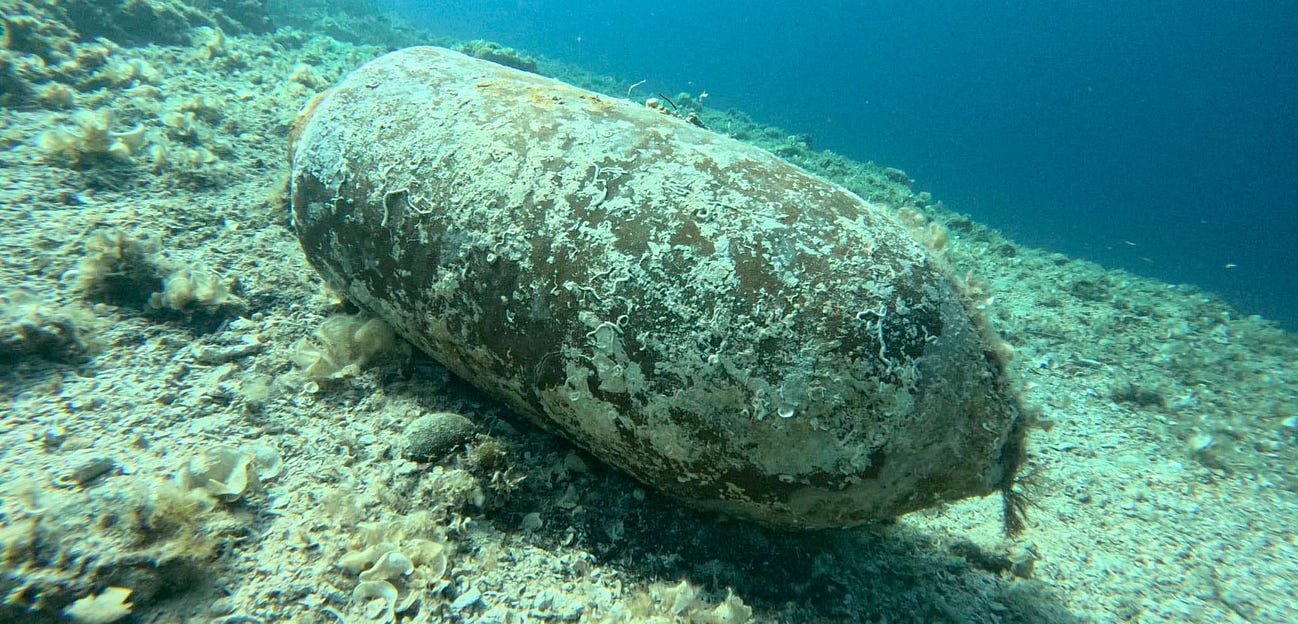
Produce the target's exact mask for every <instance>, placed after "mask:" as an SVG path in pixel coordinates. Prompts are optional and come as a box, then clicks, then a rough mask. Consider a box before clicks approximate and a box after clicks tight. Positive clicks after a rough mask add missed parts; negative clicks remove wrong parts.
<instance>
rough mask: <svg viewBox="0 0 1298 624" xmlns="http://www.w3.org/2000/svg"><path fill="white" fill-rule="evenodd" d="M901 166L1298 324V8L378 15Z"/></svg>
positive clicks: (470, 7)
mask: <svg viewBox="0 0 1298 624" xmlns="http://www.w3.org/2000/svg"><path fill="white" fill-rule="evenodd" d="M386 1H387V2H388V3H389V6H391V7H392V8H394V9H395V11H396V12H398V13H400V14H401V15H403V16H405V17H408V18H411V19H413V20H414V21H415V22H416V23H417V24H418V25H419V26H422V27H425V28H427V29H429V30H431V31H432V32H433V33H435V34H439V35H447V36H453V37H457V38H462V39H475V38H485V39H490V40H494V41H498V42H500V43H503V44H505V45H509V46H514V47H517V48H520V49H524V50H526V51H529V52H533V53H537V54H542V55H545V56H549V57H552V58H556V59H559V60H563V61H568V62H571V63H574V64H577V65H580V66H582V67H584V68H586V69H589V70H591V71H594V72H598V73H603V74H609V75H613V76H617V77H619V78H622V79H625V80H627V81H630V82H634V81H638V80H642V79H647V80H648V82H647V83H646V84H645V85H644V86H643V87H642V89H643V90H642V91H640V93H642V94H651V93H653V92H663V93H667V94H675V93H677V92H680V91H687V92H690V93H695V94H697V93H698V92H700V91H706V92H708V94H709V96H710V97H709V99H708V103H709V104H710V105H712V106H715V107H718V108H722V109H726V108H732V107H733V108H738V109H742V110H744V111H745V112H747V113H749V114H750V115H751V116H752V117H753V118H754V119H756V120H758V121H761V122H766V123H771V124H774V125H778V126H781V127H784V128H786V129H788V130H789V131H790V132H791V133H797V134H808V135H811V136H812V137H814V146H815V147H816V148H818V149H829V150H833V151H835V152H838V153H841V154H845V155H848V156H851V157H853V158H856V159H858V160H874V161H875V162H878V163H880V164H885V165H889V166H894V167H898V168H901V169H904V170H906V171H907V172H908V173H909V174H910V175H911V177H913V178H914V179H915V180H916V181H917V185H916V186H917V188H918V189H921V190H928V191H931V192H932V193H933V195H934V197H936V198H938V199H941V200H943V201H944V202H945V203H946V204H947V205H948V206H950V207H951V208H953V209H955V210H957V211H959V212H966V213H969V214H971V215H973V216H974V217H975V218H976V219H978V220H980V221H983V222H985V223H988V224H990V225H992V226H994V227H997V228H999V229H1001V230H1003V231H1004V232H1006V233H1007V234H1009V235H1010V236H1012V237H1014V238H1015V239H1017V240H1018V241H1019V242H1021V243H1025V244H1028V245H1033V246H1039V247H1044V248H1047V249H1051V250H1055V251H1059V252H1063V253H1066V254H1069V255H1071V256H1075V257H1080V258H1086V259H1090V260H1095V261H1098V262H1100V263H1102V264H1104V265H1106V266H1110V267H1122V268H1125V269H1127V270H1130V271H1133V272H1136V273H1140V274H1143V275H1149V276H1153V277H1158V278H1161V279H1164V280H1167V281H1170V282H1174V283H1192V284H1196V285H1198V286H1201V287H1203V288H1205V289H1208V290H1212V291H1215V292H1218V293H1220V294H1222V295H1224V296H1225V297H1226V298H1227V299H1229V300H1230V301H1231V302H1232V303H1234V304H1235V305H1236V306H1237V307H1238V308H1239V309H1240V310H1241V311H1242V312H1244V313H1249V314H1261V315H1263V316H1265V317H1267V318H1271V319H1274V320H1277V321H1279V322H1281V323H1282V324H1284V325H1285V326H1287V327H1288V328H1290V329H1298V250H1296V249H1295V247H1296V246H1298V5H1295V4H1294V3H1290V2H1275V1H1270V2H1261V1H1256V0H1239V1H1233V2H1194V1H1192V0H1176V1H1173V0H1142V1H1141V2H1130V1H1125V0H1124V1H1113V0H1094V1H1090V2H1073V1H1054V2H1050V1H1035V2H1026V1H1025V2H1006V1H997V0H983V1H967V2H941V1H938V2H911V1H902V0H888V1H879V2H864V1H858V2H846V1H841V0H810V1H804V2H789V1H788V0H748V1H743V2H740V1H737V0H717V1H710V2H700V1H698V0H693V1H689V0H658V1H655V2H627V1H625V0H604V1H602V2H581V1H577V0H565V1H554V0H551V1H543V0H521V1H520V0H514V1H504V0H386Z"/></svg>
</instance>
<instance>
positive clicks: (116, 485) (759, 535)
mask: <svg viewBox="0 0 1298 624" xmlns="http://www.w3.org/2000/svg"><path fill="white" fill-rule="evenodd" d="M16 7H17V9H15V12H14V13H11V12H10V10H9V9H6V15H7V16H10V17H12V16H13V15H16V13H17V12H20V11H27V12H30V13H31V14H33V15H37V16H43V15H44V14H42V13H40V12H39V11H37V10H36V9H34V8H33V7H32V5H28V4H25V3H19V4H17V5H16ZM37 8H39V7H37ZM10 17H7V18H6V19H7V20H10ZM41 19H49V18H48V17H41ZM10 21H12V20H10ZM37 22H38V23H37V24H35V25H30V24H27V25H24V24H19V25H18V26H10V28H18V29H20V30H19V31H15V32H20V33H28V35H29V37H28V38H27V39H24V40H21V41H18V43H22V41H26V42H27V44H26V45H18V44H17V43H15V40H14V39H13V38H12V37H10V38H8V39H7V41H8V42H9V44H10V48H9V49H7V50H4V57H3V62H2V63H0V85H2V86H3V87H4V90H5V91H4V94H5V95H4V97H5V98H6V99H5V100H4V102H5V103H6V107H5V108H3V109H2V110H0V146H2V147H3V151H0V175H2V176H3V181H4V184H3V187H2V188H0V198H2V201H0V224H3V230H2V231H0V305H2V306H3V307H0V389H2V390H3V394H4V396H5V397H6V399H7V400H8V405H7V406H6V409H5V411H4V412H3V416H2V418H3V427H0V440H2V444H0V555H2V556H3V559H2V560H0V564H2V565H0V595H3V596H4V600H3V604H0V621H4V622H57V621H81V622H109V621H121V622H221V623H225V624H246V623H254V622H287V621H294V622H307V623H312V622H319V623H331V622H340V621H341V622H367V621H385V620H393V619H395V620H396V621H400V622H502V623H505V622H543V621H545V622H548V621H573V622H644V621H659V622H675V621H679V622H744V621H750V620H751V621H755V622H852V621H861V622H1114V621H1134V622H1155V621H1162V622H1215V623H1228V622H1287V621H1295V620H1298V608H1295V607H1294V605H1295V604H1298V595H1296V594H1298V544H1296V543H1295V534H1294V531H1293V525H1294V519H1295V518H1298V450H1296V446H1298V440H1296V436H1298V418H1296V416H1298V398H1296V394H1298V342H1296V341H1295V339H1294V337H1293V336H1291V335H1289V334H1286V333H1284V332H1282V331H1280V330H1278V329H1276V328H1274V327H1273V326H1272V325H1270V324H1269V323H1267V322H1265V321H1263V320H1261V319H1257V318H1246V317H1241V316H1239V315H1238V314H1236V313H1234V312H1233V311H1232V310H1230V308H1229V307H1228V306H1226V305H1225V304H1223V303H1222V302H1221V301H1220V300H1219V299H1217V298H1215V297H1214V296H1212V295H1210V294H1206V293H1203V292H1200V291H1198V290H1196V289H1194V288H1191V287H1186V286H1175V285H1169V284H1163V283H1158V282H1155V281H1152V280H1148V279H1144V278H1140V277H1137V276H1133V275H1130V274H1125V273H1121V272H1116V271H1105V270H1103V269H1101V268H1100V267H1098V266H1095V265H1093V264H1089V263H1085V262H1081V261H1076V260H1072V259H1069V258H1066V257H1063V256H1060V255H1057V254H1051V253H1047V252H1043V251H1040V250H1035V249H1029V248H1024V247H1020V246H1016V245H1015V244H1014V243H1013V242H1012V241H1009V240H1007V239H1005V238H1004V237H1002V236H1001V235H1000V234H998V233H996V232H994V231H991V230H989V229H987V228H985V227H984V226H981V225H979V224H977V223H975V222H973V221H971V220H970V219H969V218H967V217H964V216H961V215H959V214H956V213H954V212H952V211H951V210H950V209H949V208H947V207H945V206H943V205H942V204H941V203H940V202H937V203H934V202H933V201H932V198H929V197H928V196H927V195H926V194H922V193H921V194H914V193H912V192H911V190H910V188H909V180H907V179H906V178H905V176H904V175H902V174H900V172H897V171H896V170H890V169H885V168H882V167H878V166H876V165H873V164H861V163H855V162H852V161H849V160H846V159H843V158H840V157H837V156H834V155H832V154H827V153H816V152H813V151H811V150H810V149H809V148H808V147H807V146H806V145H805V144H803V143H799V142H798V141H797V140H795V139H793V138H790V137H788V136H787V134H786V133H781V132H779V131H777V130H774V129H770V128H764V127H760V126H757V125H755V124H753V123H752V122H751V121H749V120H748V119H747V118H745V117H743V116H742V115H738V114H736V113H733V112H731V113H721V112H718V111H712V110H705V109H699V110H700V112H701V113H702V114H703V117H704V120H705V121H707V122H708V125H709V126H710V127H712V128H714V129H716V130H717V131H718V132H725V133H728V134H731V135H734V136H736V137H739V138H741V139H745V140H751V141H753V142H755V143H758V144H759V145H762V146H763V147H767V148H768V149H771V150H772V151H774V152H776V153H777V154H779V155H781V156H782V157H785V158H787V159H789V160H791V161H793V162H795V163H796V164H799V165H802V166H804V167H806V168H808V169H810V170H812V171H815V172H817V173H820V174H821V175H824V176H826V177H828V178H830V179H832V180H834V181H836V182H839V183H841V184H844V185H845V186H847V187H848V188H850V189H852V190H853V191H855V192H857V193H859V194H861V195H862V196H864V197H866V198H867V199H869V200H871V201H876V202H880V203H884V204H886V205H889V206H891V207H893V208H895V209H897V210H907V211H910V212H909V213H908V214H912V216H913V215H922V217H923V218H924V219H925V220H927V221H928V222H931V223H933V224H935V225H934V226H933V227H934V228H937V229H931V230H929V231H930V232H932V231H940V232H942V237H943V241H944V243H945V245H944V248H943V250H942V253H943V254H944V255H945V256H946V258H947V261H948V262H949V263H950V264H951V265H952V266H953V267H957V268H958V270H959V272H960V273H961V274H963V273H964V271H966V270H968V271H971V272H972V274H973V275H975V276H977V281H976V282H972V283H975V284H977V285H978V287H979V288H981V289H983V290H984V291H985V293H986V299H985V304H986V306H987V310H988V313H989V315H990V316H991V318H992V319H993V320H994V322H995V325H996V326H997V327H998V328H999V329H1000V331H1001V332H1002V334H1003V336H1004V337H1005V338H1006V339H1007V340H1008V341H1009V342H1010V343H1011V344H1013V346H1014V347H1015V349H1016V351H1017V354H1016V357H1015V359H1014V361H1013V364H1012V367H1013V369H1014V372H1015V374H1016V375H1017V377H1018V378H1019V379H1020V380H1021V383H1022V385H1023V388H1024V398H1025V402H1026V403H1027V404H1028V405H1029V406H1031V407H1032V409H1033V410H1034V411H1036V412H1038V413H1039V414H1040V417H1039V423H1038V425H1037V426H1036V427H1034V428H1033V430H1032V431H1031V433H1030V434H1029V458H1028V461H1027V464H1026V466H1025V467H1024V470H1023V482H1022V484H1021V486H1020V488H1021V489H1022V490H1023V491H1024V492H1025V494H1026V495H1027V497H1028V499H1029V500H1030V503H1031V504H1030V507H1029V508H1028V512H1029V515H1028V528H1027V530H1026V531H1025V532H1024V533H1023V534H1022V535H1020V536H1018V537H1016V538H1006V537H1004V536H1003V535H1002V532H1001V515H1000V512H1001V507H1000V500H999V499H998V498H996V497H991V498H987V499H977V500H967V501H963V502H960V503H958V504H952V505H947V506H944V507H940V508H935V509H931V510H927V511H924V512H919V513H914V514H910V515H907V516H904V517H901V518H898V519H897V520H896V521H895V522H893V523H888V524H886V525H878V526H869V527H864V528H860V529H854V530H845V531H826V532H816V533H807V534H796V533H795V534H789V533H780V532H773V531H768V530H765V529H761V528H756V527H752V526H748V525H746V524H744V523H740V522H733V521H728V520H726V519H725V518H718V517H714V516H709V515H704V514H698V513H695V512H692V511H690V510H687V509H682V508H680V506H679V505H677V504H676V503H674V502H673V501H672V500H671V499H670V498H667V497H664V496H662V495H660V494H658V493H655V492H653V491H649V490H646V489H645V488H642V487H640V486H639V485H637V484H636V483H635V482H634V481H631V480H630V479H628V478H626V477H624V476H622V475H621V474H620V473H618V472H616V471H614V470H612V469H610V468H608V467H606V466H604V465H602V464H600V463H599V462H598V461H597V460H595V459H593V458H591V457H589V456H587V455H585V454H584V453H583V452H581V451H580V450H578V449H576V448H574V447H572V446H571V445H569V444H568V443H566V442H565V441H563V440H561V439H558V438H555V437H553V436H550V435H548V434H546V433H544V432H542V431H539V430H537V429H535V428H534V427H532V426H531V425H529V424H528V423H527V422H526V421H524V420H522V419H520V418H518V417H516V416H514V415H512V414H510V413H509V412H508V410H507V409H506V408H504V407H503V406H501V405H499V404H497V403H495V402H494V401H493V400H492V399H491V398H489V397H486V396H483V395H481V394H479V393H477V392H476V391H475V390H474V389H473V388H471V387H468V386H467V385H466V384H464V383H463V382H461V381H459V380H457V379H456V378H454V377H453V376H451V375H450V374H448V373H447V372H446V371H445V370H444V369H443V368H441V367H440V366H439V365H438V364H437V363H436V362H434V361H432V360H429V359H427V358H424V357H422V356H420V355H418V354H416V353H412V352H410V351H409V350H408V349H403V348H402V346H401V345H395V346H393V347H391V348H389V349H386V350H385V351H384V353H381V354H379V355H378V356H376V357H373V358H369V359H366V358H361V357H359V356H357V355H356V354H355V353H350V354H349V353H343V352H341V351H340V352H335V353H330V352H329V346H328V345H322V344H320V343H321V339H320V338H319V337H318V336H317V335H316V334H315V333H314V332H316V330H317V328H319V327H320V326H321V324H322V323H323V322H324V320H325V319H327V318H330V317H333V316H336V315H339V314H348V313H354V312H355V310H353V309H349V308H348V307H347V305H346V304H345V303H344V302H342V301H340V300H339V299H337V297H335V296H334V295H332V294H331V293H329V292H327V291H326V290H325V289H324V288H323V286H322V284H321V282H320V280H319V278H318V277H317V276H316V274H315V272H314V271H313V270H312V269H311V267H310V266H308V265H307V264H306V262H305V260H304V258H303V255H302V253H301V251H300V249H299V248H298V246H297V242H296V239H295V237H294V234H293V232H292V229H291V226H290V225H289V222H288V215H287V212H286V209H285V205H284V196H283V182H284V173H285V162H284V160H285V151H286V136H287V132H288V127H289V125H290V123H291V122H292V120H293V118H294V116H295V114H296V113H297V111H298V110H299V109H300V108H301V107H302V106H303V105H304V104H305V103H306V102H307V101H308V100H309V99H310V98H311V97H312V96H313V95H314V94H316V93H318V92H319V91H320V90H322V89H325V88H327V87H328V86H329V85H330V84H332V83H333V82H334V81H335V80H337V79H338V77H339V76H341V75H342V73H344V72H345V71H347V70H348V69H350V68H352V67H355V66H356V65H358V64H360V63H362V62H364V61H365V60H367V59H369V58H372V57H374V56H376V55H378V54H381V53H382V52H383V51H384V48H382V47H379V46H373V45H361V44H357V43H349V42H344V41H340V40H338V39H335V38H333V37H331V36H329V35H327V34H323V31H322V32H320V33H315V32H309V31H304V30H300V29H291V28H281V29H279V30H275V31H272V32H268V33H263V34H235V33H234V32H232V30H233V29H229V28H227V30H228V32H225V33H224V34H221V33H220V31H218V30H215V29H213V28H209V27H196V28H191V29H189V30H188V31H187V36H188V39H189V41H190V43H188V44H177V45H166V46H162V45H153V44H150V45H138V44H135V45H132V46H125V45H119V44H115V43H112V42H111V41H107V40H98V41H94V40H90V41H78V40H76V39H75V38H68V37H66V36H65V35H63V34H61V33H63V32H64V31H63V30H60V25H59V24H57V23H40V20H37ZM61 36H63V37H64V39H60V37H61ZM42 38H43V39H42ZM33 41H35V42H36V43H32V42H33ZM42 41H43V42H44V43H41V42H42ZM33 47H35V48H36V49H35V50H33V49H32V48H33ZM37 57H39V59H40V61H39V62H37ZM55 59H61V60H60V62H57V63H56V62H54V60H55ZM544 69H545V67H544V66H543V67H542V70H543V71H544ZM559 77H561V78H566V79H569V80H572V81H574V82H579V83H583V84H585V85H586V86H599V84H592V81H593V80H596V79H592V78H591V77H589V76H565V75H560V76H559ZM596 81H597V80H596ZM601 84H605V85H612V87H610V88H608V89H607V90H608V91H609V92H610V94H613V95H617V94H618V92H619V91H624V90H625V89H626V85H617V83H616V82H615V81H612V80H606V81H604V82H603V83H601ZM622 95H625V94H624V93H622ZM124 269H138V271H137V272H136V273H135V274H132V273H131V271H128V270H124ZM150 286H152V287H150ZM313 345H314V346H313ZM343 351H346V349H344V350H343ZM313 358H314V359H313ZM321 358H323V359H325V360H328V361H329V362H330V363H332V364H336V366H327V367H325V369H324V370H323V371H316V372H312V371H311V370H309V369H312V366H313V365H314V364H318V363H319V361H320V359H321ZM348 358H351V360H348ZM340 360H347V361H340ZM436 412H455V413H458V414H462V415H464V416H466V417H468V419H469V420H470V421H471V422H472V427H473V431H472V434H471V435H468V436H466V437H465V438H464V439H463V440H460V441H459V442H460V443H459V444H457V445H456V447H455V448H456V450H454V451H453V452H451V453H450V454H449V455H446V456H445V457H442V458H440V459H436V458H433V459H431V460H429V461H412V460H411V459H408V458H407V457H408V455H409V453H408V452H407V449H408V448H409V445H410V440H409V436H408V435H407V433H406V432H407V429H408V427H409V426H410V424H411V423H412V422H413V421H415V420H416V419H417V418H419V417H421V416H424V415H427V414H430V413H436ZM407 564H409V565H408V567H407ZM112 588H121V589H112ZM123 590H129V593H126V594H123V593H122V592H123ZM389 590H391V591H389Z"/></svg>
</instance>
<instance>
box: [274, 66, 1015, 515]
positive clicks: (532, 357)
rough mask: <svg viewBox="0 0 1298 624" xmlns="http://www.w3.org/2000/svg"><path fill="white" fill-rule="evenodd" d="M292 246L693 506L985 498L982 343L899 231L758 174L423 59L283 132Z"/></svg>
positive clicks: (355, 86) (693, 136)
mask: <svg viewBox="0 0 1298 624" xmlns="http://www.w3.org/2000/svg"><path fill="white" fill-rule="evenodd" d="M291 143H292V145H291V146H290V160H291V187H292V188H291V197H292V205H293V211H294V217H295V223H296V227H297V230H298V233H299V236H300V238H301V242H302V247H303V249H304V250H305V251H306V254H307V257H308V258H309V259H310V261H311V263H312V264H313V265H315V267H316V268H317V269H319V271H320V273H321V274H322V275H323V276H324V277H325V279H326V280H327V281H328V282H329V283H330V284H332V285H333V286H334V287H336V288H337V289H338V290H340V291H341V292H343V293H345V294H346V295H347V297H349V298H350V299H351V300H353V301H354V302H355V303H356V304H357V305H359V306H361V307H363V308H365V309H367V310H369V311H370V312H372V313H374V314H377V315H379V316H381V317H382V318H384V319H386V320H387V321H388V322H390V323H391V324H392V326H393V327H395V328H396V329H397V330H398V331H399V332H400V333H401V334H402V335H403V336H405V337H406V338H407V339H409V340H410V341H411V342H412V343H414V344H415V345H417V346H418V347H419V348H421V349H423V350H424V351H426V352H427V353H429V354H430V355H432V356H433V357H435V358H437V359H438V360H439V361H440V362H442V363H443V364H445V365H446V366H447V367H448V368H450V369H451V370H452V371H454V372H455V373H456V374H458V375H460V376H461V377H463V378H464V379H466V380H468V381H469V382H471V383H472V384H474V385H475V386H477V387H478V388H480V389H482V390H484V391H486V392H488V393H490V394H492V395H494V396H496V397H498V398H500V399H502V400H504V401H505V402H507V403H508V404H510V405H511V406H513V407H514V408H515V409H517V410H518V411H519V412H521V413H523V414H527V415H528V416H530V417H531V418H532V419H534V420H535V421H536V422H538V423H540V424H541V425H543V426H545V427H547V428H549V429H551V430H554V431H557V432H558V433H560V434H562V435H563V436H565V437H567V438H569V439H570V440H572V441H573V442H575V443H577V444H579V445H581V446H582V447H585V448H586V449H588V450H589V451H590V452H591V453H592V454H594V455H595V456H597V457H599V458H601V459H603V460H605V461H607V462H609V463H611V464H613V465H615V466H618V467H620V468H622V469H623V470H625V471H627V472H629V473H631V474H632V475H634V476H635V477H636V478H638V479H640V480H642V481H644V482H645V483H648V484H650V485H652V486H654V487H656V488H658V489H660V490H662V491H663V492H666V493H668V494H671V495H673V496H676V497H679V498H680V499H682V500H684V501H687V502H689V503H690V504H692V505H694V506H697V507H701V508H705V509H711V510H717V511H722V512H727V513H730V514H734V515H737V516H742V517H746V518H750V519H754V520H757V521H759V522H763V523H766V524H770V525H777V526H785V527H836V526H850V525H854V524H859V523H862V522H864V521H867V520H870V519H874V518H886V517H891V516H895V515H897V514H901V513H903V512H906V511H910V510H914V509H919V508H922V507H925V506H929V505H932V504H934V503H937V502H939V501H946V500H953V499H957V498H962V497H965V496H970V495H978V494H985V493H989V492H991V491H993V490H996V489H998V488H1003V487H1005V486H1006V484H1007V483H1008V482H1009V479H1010V478H1011V477H1012V475H1013V472H1014V469H1015V467H1016V464H1017V462H1018V457H1019V455H1020V449H1021V443H1022V431H1021V429H1022V428H1021V427H1020V426H1019V424H1018V421H1019V415H1018V414H1019V412H1018V408H1017V405H1018V404H1017V399H1016V397H1015V395H1014V393H1013V392H1012V391H1011V390H1009V389H1007V385H1008V384H1007V383H1006V382H1005V378H1004V371H1003V366H1002V363H1001V362H1000V361H999V359H998V358H997V356H996V355H995V353H996V347H995V345H994V344H993V342H994V341H995V340H996V339H995V337H994V336H993V335H992V334H991V333H990V332H988V331H985V329H984V327H983V324H982V323H981V321H979V320H978V319H977V318H976V317H975V315H973V314H971V312H970V311H969V310H968V308H967V306H966V304H965V301H964V299H963V297H962V295H961V292H960V291H959V288H958V287H957V286H956V285H955V284H954V283H953V281H952V280H950V279H949V278H948V277H947V276H946V275H945V273H944V272H943V271H942V270H940V269H939V268H938V267H937V266H936V265H935V263H934V262H933V260H932V259H931V258H930V257H929V256H928V255H927V254H926V252H925V250H924V248H923V247H922V246H921V245H920V244H918V243H917V242H916V241H915V240H914V239H912V238H911V236H909V235H908V233H907V232H906V231H905V230H904V229H903V228H902V227H901V226H900V225H898V223H897V222H895V221H894V220H893V219H891V218H890V217H889V216H888V215H887V214H885V213H884V212H883V211H882V210H880V209H879V208H876V207H874V206H872V205H870V204H868V203H866V202H865V201H863V200H861V199H860V198H859V197H857V196H855V195H853V194H852V193H851V192H849V191H847V190H845V189H843V188H840V187H838V186H835V185H834V184H831V183H829V182H826V181H824V180H822V179H820V178H817V177H815V176H812V175H810V174H808V173H806V172H804V171H802V170H801V169H798V168H797V167H794V166H792V165H790V164H788V163H785V162H783V161H780V160H779V159H777V158H775V157H773V156H772V155H770V154H768V153H766V152H764V151H762V150H760V149H757V148H755V147H752V146H749V145H745V144H743V143H740V142H738V141H735V140H732V139H729V138H727V137H725V136H722V135H719V134H716V133H714V132H710V131H708V130H705V129H702V128H698V127H694V126H692V125H689V124H687V123H684V122H682V121H680V120H678V119H676V118H674V117H672V116H669V115H666V114H663V113H662V112H659V111H656V110H653V109H651V108H648V107H645V106H638V105H635V104H632V103H631V102H629V101H624V100H618V99H613V98H609V97H606V96H602V95H599V94H596V93H592V92H589V91H584V90H582V89H578V88H575V87H572V86H569V85H567V84H564V83H562V82H558V81H556V80H551V79H548V78H544V77H541V76H537V75H533V74H529V73H524V72H521V71H516V70H513V69H509V68H506V67H502V66H500V65H495V64H493V63H490V62H486V61H482V60H477V59H473V58H470V57H467V56H464V55H461V54H458V53H456V52H452V51H449V50H444V49H440V48H431V47H419V48H410V49H406V50H401V51H398V52H393V53H391V54H388V55H386V56H383V57H382V58H379V59H376V60H374V61H372V62H370V63H368V64H366V65H364V66H363V67H361V68H359V69H357V70H355V71H354V72H352V73H351V74H350V75H349V76H347V77H346V78H344V79H343V80H342V81H341V82H340V83H339V84H338V85H337V86H335V87H334V88H333V89H331V90H329V91H328V92H326V93H325V94H323V95H322V96H320V97H319V98H317V99H316V101H315V102H313V103H312V105H311V106H310V107H309V108H308V109H307V110H305V111H303V114H302V116H301V117H300V118H299V120H298V123H297V125H296V127H295V128H294V131H293V135H292V139H291Z"/></svg>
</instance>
